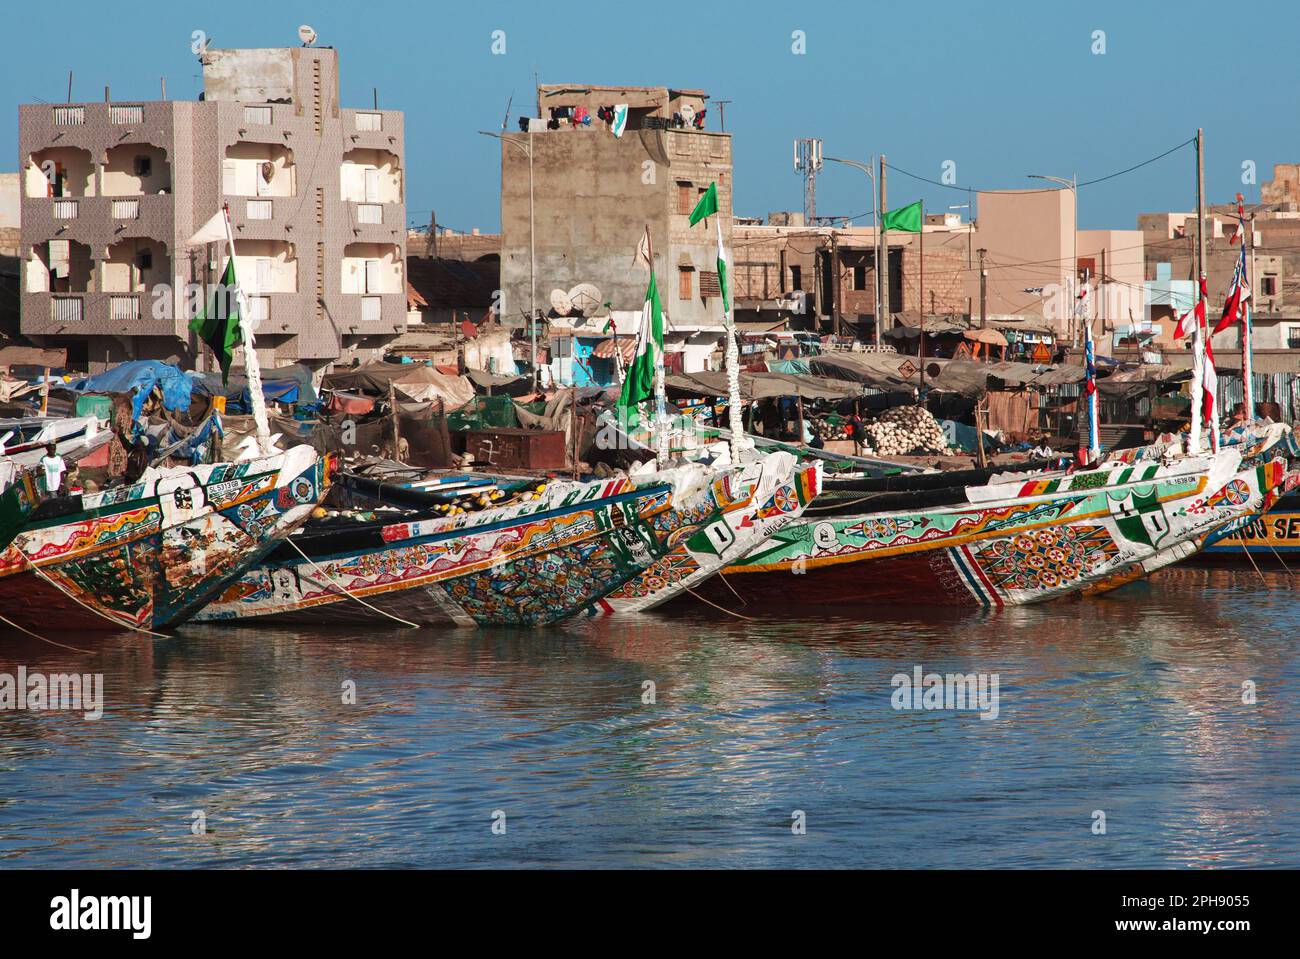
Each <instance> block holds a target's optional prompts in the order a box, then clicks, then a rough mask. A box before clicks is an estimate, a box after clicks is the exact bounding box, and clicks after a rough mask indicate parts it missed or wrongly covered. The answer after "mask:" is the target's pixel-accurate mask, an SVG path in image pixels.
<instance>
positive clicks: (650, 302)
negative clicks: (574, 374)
mask: <svg viewBox="0 0 1300 959" xmlns="http://www.w3.org/2000/svg"><path fill="white" fill-rule="evenodd" d="M663 352H664V313H663V308H662V307H661V306H660V305H659V288H658V287H657V286H656V285H655V275H654V272H653V271H651V273H650V286H649V287H648V288H647V289H646V291H645V307H644V308H643V309H642V310H641V327H640V329H638V330H637V334H636V355H635V356H634V357H632V362H631V364H630V365H629V366H628V368H627V375H626V376H625V377H624V378H623V392H622V393H621V394H620V395H619V398H618V408H619V410H620V411H621V415H622V416H623V417H625V419H626V422H627V425H628V427H629V428H631V427H635V426H636V425H637V422H638V419H639V416H638V413H637V405H638V404H640V403H644V402H645V401H646V400H648V399H650V397H652V396H653V395H654V391H655V372H656V367H657V364H658V363H659V358H660V357H661V356H663ZM623 411H625V412H623Z"/></svg>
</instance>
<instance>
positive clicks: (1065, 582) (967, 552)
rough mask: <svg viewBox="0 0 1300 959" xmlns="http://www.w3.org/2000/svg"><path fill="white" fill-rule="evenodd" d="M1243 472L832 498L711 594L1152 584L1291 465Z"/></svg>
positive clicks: (1034, 592) (826, 598)
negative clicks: (1158, 567) (1137, 580)
mask: <svg viewBox="0 0 1300 959" xmlns="http://www.w3.org/2000/svg"><path fill="white" fill-rule="evenodd" d="M1240 463H1241V455H1240V452H1239V451H1237V450H1233V449H1225V450H1222V451H1221V452H1219V453H1217V454H1207V455H1205V456H1188V457H1181V458H1178V459H1175V460H1172V461H1168V462H1138V463H1135V464H1126V463H1118V464H1110V463H1107V464H1103V465H1102V466H1101V467H1099V468H1098V469H1095V470H1085V471H1079V472H1075V473H1068V474H1066V473H1044V474H1038V475H1034V476H1030V477H1028V478H1023V477H1022V478H1014V479H1011V481H1009V482H1007V481H996V480H995V481H991V482H989V483H988V484H986V485H983V486H972V487H965V488H955V489H954V488H950V489H931V490H925V491H921V492H916V493H911V492H906V491H897V492H890V493H872V492H869V491H868V492H864V493H863V495H861V496H860V497H859V499H858V501H857V502H854V501H853V500H847V501H846V500H843V499H841V500H838V501H837V500H819V501H817V502H816V503H814V504H813V506H811V507H810V508H809V509H808V510H807V511H806V513H805V515H804V516H803V517H802V518H801V519H800V520H799V521H798V522H796V523H793V524H791V525H789V526H787V527H786V528H785V529H783V530H780V531H778V532H777V533H776V534H775V535H774V536H773V537H772V539H771V540H770V541H769V542H768V543H767V544H766V545H764V546H763V547H760V548H759V549H758V550H756V551H755V552H754V553H751V554H750V555H748V556H746V557H745V559H743V560H742V561H741V562H740V563H738V564H733V565H732V566H729V567H727V568H726V569H725V570H724V571H723V574H722V575H723V577H725V583H723V582H721V581H711V582H709V583H707V584H705V588H704V589H703V591H702V592H703V594H704V595H706V596H708V597H709V598H710V599H714V600H717V601H719V602H722V601H725V600H726V598H727V596H728V595H732V596H733V597H734V596H739V597H740V600H742V601H743V602H745V603H747V604H750V605H754V606H760V607H761V606H774V605H784V604H788V603H790V602H793V601H796V600H799V601H805V602H806V601H807V598H808V597H810V596H815V597H816V602H817V604H818V605H819V606H835V605H861V604H886V603H890V604H900V605H901V604H913V605H915V604H925V605H936V604H938V605H956V606H962V605H969V606H985V607H989V606H1002V605H1019V604H1024V603H1034V602H1042V601H1044V600H1049V599H1055V598H1058V597H1061V596H1065V595H1069V594H1071V593H1079V592H1082V591H1084V590H1085V589H1087V588H1088V587H1090V586H1093V585H1096V584H1101V583H1104V582H1106V581H1109V580H1112V579H1113V578H1114V577H1116V576H1118V575H1121V574H1125V573H1130V574H1131V573H1137V574H1143V573H1144V570H1143V568H1142V564H1143V563H1147V562H1150V561H1153V559H1155V560H1158V559H1160V558H1162V557H1163V556H1165V555H1169V556H1172V557H1173V559H1171V560H1170V561H1173V560H1175V559H1179V558H1183V555H1182V554H1183V553H1186V554H1187V555H1190V554H1191V553H1193V552H1195V551H1196V550H1197V549H1199V548H1200V547H1201V546H1202V545H1203V544H1204V541H1205V540H1206V538H1207V537H1208V536H1209V535H1210V534H1211V533H1212V532H1213V531H1214V530H1217V529H1219V528H1220V527H1222V526H1223V525H1225V524H1227V523H1231V522H1233V521H1234V520H1237V519H1240V518H1242V517H1245V516H1251V515H1255V514H1258V513H1259V512H1261V511H1262V510H1264V509H1265V508H1267V506H1269V505H1271V501H1272V497H1274V496H1276V494H1277V492H1278V490H1279V488H1280V487H1281V486H1282V484H1283V481H1284V476H1285V475H1286V467H1285V462H1284V461H1283V460H1281V459H1278V460H1272V461H1269V462H1267V463H1263V464H1260V465H1258V466H1254V467H1251V468H1249V469H1246V470H1241V469H1240V468H1239V467H1240ZM842 495H843V494H841V496H842ZM1186 544H1190V545H1191V547H1192V548H1191V549H1190V550H1187V549H1186V548H1185V546H1186ZM733 590H734V593H733ZM735 601H736V600H735V599H734V598H733V599H732V602H733V603H734V602H735Z"/></svg>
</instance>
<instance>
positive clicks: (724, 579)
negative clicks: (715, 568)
mask: <svg viewBox="0 0 1300 959" xmlns="http://www.w3.org/2000/svg"><path fill="white" fill-rule="evenodd" d="M718 579H720V580H722V583H723V585H724V586H726V587H727V589H729V590H731V595H732V596H734V597H736V599H738V600H740V605H742V606H748V605H749V602H748V601H747V600H746V599H745V597H743V596H741V595H740V594H739V593H738V592H736V587H734V586H732V585H731V583H730V582H729V581H728V580H727V576H726V574H725V573H723V572H721V571H719V572H718Z"/></svg>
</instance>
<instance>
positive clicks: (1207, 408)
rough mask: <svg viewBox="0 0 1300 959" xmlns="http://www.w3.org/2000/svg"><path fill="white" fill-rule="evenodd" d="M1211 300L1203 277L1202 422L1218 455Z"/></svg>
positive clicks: (1199, 319) (1200, 307)
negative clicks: (1208, 311) (1208, 309)
mask: <svg viewBox="0 0 1300 959" xmlns="http://www.w3.org/2000/svg"><path fill="white" fill-rule="evenodd" d="M1208 298H1209V293H1208V292H1207V290H1206V286H1205V277H1204V276H1202V277H1201V297H1200V301H1199V302H1198V303H1197V304H1196V310H1195V312H1196V321H1197V323H1199V324H1200V327H1201V340H1202V341H1203V342H1204V344H1205V364H1204V370H1203V373H1202V379H1201V384H1202V387H1201V389H1202V393H1201V421H1202V422H1203V423H1204V425H1205V429H1206V430H1207V431H1208V432H1209V434H1210V451H1211V452H1213V453H1217V452H1218V451H1219V424H1218V423H1217V422H1216V420H1215V398H1214V395H1215V392H1216V388H1217V387H1218V385H1219V377H1218V374H1217V373H1216V372H1215V370H1214V347H1213V346H1211V345H1210V336H1211V334H1210V331H1209V330H1208V329H1206V327H1207V325H1208V324H1207V323H1206V320H1205V301H1206V300H1207V299H1208Z"/></svg>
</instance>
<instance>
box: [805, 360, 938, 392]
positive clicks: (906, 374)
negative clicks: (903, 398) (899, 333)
mask: <svg viewBox="0 0 1300 959" xmlns="http://www.w3.org/2000/svg"><path fill="white" fill-rule="evenodd" d="M806 359H807V360H808V369H809V370H810V371H811V372H812V373H813V374H815V375H817V376H825V377H831V378H833V379H838V380H852V381H853V382H855V383H860V384H862V385H863V386H869V387H871V388H872V389H875V390H881V391H882V392H886V393H899V392H907V391H908V390H914V389H916V388H918V387H919V386H920V385H921V378H920V371H919V369H918V368H917V365H916V358H915V357H909V356H906V355H904V354H902V353H823V354H820V355H818V356H809V357H807V358H806ZM935 362H937V361H935V360H930V359H927V360H926V368H927V369H928V368H929V367H930V366H931V365H932V364H933V363H935Z"/></svg>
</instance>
